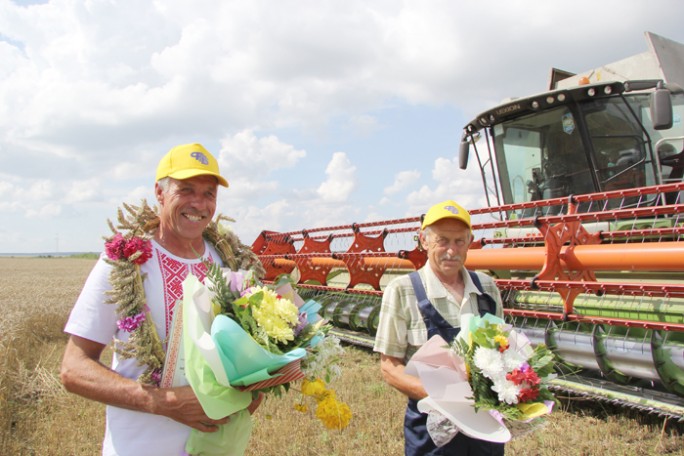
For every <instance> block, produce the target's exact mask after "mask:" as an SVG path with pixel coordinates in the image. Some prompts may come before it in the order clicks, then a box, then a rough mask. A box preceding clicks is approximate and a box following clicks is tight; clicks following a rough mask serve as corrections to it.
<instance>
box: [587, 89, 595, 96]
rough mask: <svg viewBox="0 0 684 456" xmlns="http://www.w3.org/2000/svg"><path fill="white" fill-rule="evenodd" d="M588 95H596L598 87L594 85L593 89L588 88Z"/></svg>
mask: <svg viewBox="0 0 684 456" xmlns="http://www.w3.org/2000/svg"><path fill="white" fill-rule="evenodd" d="M587 95H589V96H590V97H593V96H594V95H596V89H595V88H593V87H592V88H591V89H589V90H587Z"/></svg>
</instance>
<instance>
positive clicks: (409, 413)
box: [404, 271, 504, 456]
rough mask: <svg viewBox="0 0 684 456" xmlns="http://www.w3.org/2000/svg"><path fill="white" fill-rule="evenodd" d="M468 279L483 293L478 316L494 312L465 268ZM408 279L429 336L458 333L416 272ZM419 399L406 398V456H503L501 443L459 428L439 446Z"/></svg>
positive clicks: (446, 337)
mask: <svg viewBox="0 0 684 456" xmlns="http://www.w3.org/2000/svg"><path fill="white" fill-rule="evenodd" d="M468 273H469V274H470V277H471V280H472V281H473V283H474V284H475V286H476V287H477V289H478V290H480V292H481V293H482V295H480V296H478V310H479V312H480V316H484V314H485V313H492V314H494V313H495V312H496V303H495V302H494V300H493V299H492V297H491V296H489V295H488V294H486V293H484V291H483V289H482V284H481V283H480V279H479V278H478V277H477V274H475V273H474V272H472V271H468ZM409 276H410V277H411V283H412V284H413V289H414V291H415V293H416V298H417V299H418V309H420V313H421V314H422V316H423V321H424V322H425V327H426V328H427V332H428V339H429V338H430V337H432V336H434V335H435V334H439V335H440V336H442V338H443V339H444V340H445V341H447V342H451V341H452V340H454V337H456V335H457V334H458V332H459V330H460V328H454V327H453V326H451V325H450V324H449V323H448V322H447V321H446V320H445V319H444V317H442V316H441V315H440V313H439V312H438V311H437V309H435V308H434V306H433V305H432V303H431V302H430V301H429V300H428V298H427V294H426V292H425V287H424V286H423V282H422V281H421V280H420V276H419V275H418V272H412V273H411V274H409ZM417 404H418V401H416V400H414V399H409V401H408V406H407V407H406V415H405V416H404V438H405V442H404V453H405V455H406V456H426V455H428V456H446V455H458V456H461V455H463V456H466V455H467V456H503V454H504V444H503V443H492V442H487V441H484V440H477V439H473V438H471V437H468V436H467V435H465V434H463V433H462V432H459V433H458V434H456V437H454V438H453V439H452V440H451V441H450V442H449V443H447V444H446V445H444V446H443V447H440V448H438V447H437V446H436V445H435V444H434V442H433V441H432V439H431V438H430V435H429V434H428V432H427V426H426V423H427V415H426V414H424V413H420V412H419V411H418V405H417Z"/></svg>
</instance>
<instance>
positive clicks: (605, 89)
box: [603, 86, 613, 95]
mask: <svg viewBox="0 0 684 456" xmlns="http://www.w3.org/2000/svg"><path fill="white" fill-rule="evenodd" d="M612 92H613V88H612V87H611V86H605V87H604V88H603V93H605V94H606V95H610V94H611V93H612Z"/></svg>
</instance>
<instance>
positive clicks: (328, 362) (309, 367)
mask: <svg viewBox="0 0 684 456" xmlns="http://www.w3.org/2000/svg"><path fill="white" fill-rule="evenodd" d="M343 353H344V349H343V348H342V347H341V346H340V339H338V338H337V337H335V336H330V335H328V336H326V337H325V338H324V339H323V340H322V341H321V342H319V343H318V344H317V345H316V346H315V347H313V348H312V349H311V350H310V351H309V355H308V356H307V357H306V358H304V359H303V360H302V372H304V374H305V375H306V376H307V378H327V379H328V381H329V382H332V381H334V380H335V379H336V378H338V377H339V376H340V375H341V374H342V370H341V369H340V366H339V365H338V364H337V361H338V360H339V358H340V356H342V354H343Z"/></svg>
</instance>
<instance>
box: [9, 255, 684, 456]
mask: <svg viewBox="0 0 684 456" xmlns="http://www.w3.org/2000/svg"><path fill="white" fill-rule="evenodd" d="M93 264H94V261H93V260H86V259H72V258H51V259H37V258H0V307H1V308H2V313H1V314H0V455H40V456H43V455H55V456H62V455H67V456H72V455H73V456H77V455H84V456H85V455H88V456H89V455H95V454H99V451H100V440H101V439H102V432H103V420H104V417H103V406H102V405H100V404H97V403H94V402H90V401H86V400H83V399H81V398H79V397H77V396H74V395H70V394H67V393H65V392H64V391H63V389H62V387H61V386H60V384H59V381H58V370H59V363H60V360H61V356H62V351H63V348H64V344H65V343H66V337H65V336H64V335H63V333H62V328H63V326H64V323H65V321H66V318H67V316H68V313H69V309H70V308H71V306H72V305H73V302H74V301H75V299H76V297H77V296H78V293H79V291H80V289H81V286H82V285H83V282H84V280H85V277H86V276H87V274H88V272H89V271H90V269H91V268H92V266H93ZM344 372H345V376H344V378H343V379H341V380H339V381H338V382H337V383H336V385H335V387H336V390H337V393H338V396H339V397H340V398H342V399H344V400H345V401H347V403H349V405H350V406H351V408H352V410H353V412H354V418H353V420H352V422H351V424H350V426H349V428H347V429H346V430H345V431H342V432H332V431H326V430H324V429H323V428H322V426H321V425H320V424H319V423H318V422H317V421H316V420H315V418H314V417H313V416H312V414H311V413H306V414H301V413H299V412H296V411H294V410H293V408H292V406H293V404H294V403H295V402H297V401H299V399H300V395H299V394H297V392H295V391H291V392H290V393H289V394H287V395H285V396H284V397H282V398H281V399H273V398H270V399H268V400H267V401H266V402H265V404H264V405H263V406H262V407H261V408H260V409H259V411H258V412H257V414H256V421H255V431H254V434H253V437H252V445H251V448H250V450H249V451H248V455H249V456H269V455H278V456H287V455H297V456H301V455H312V456H313V455H321V456H323V455H325V456H329V455H340V456H342V455H368V454H374V455H399V454H403V451H402V430H401V426H402V418H403V409H404V404H405V401H404V399H403V398H402V397H401V395H399V394H398V393H396V392H395V391H393V390H391V389H389V388H388V387H387V386H386V385H385V384H384V383H383V381H382V379H381V377H380V373H379V369H378V360H377V357H376V356H375V355H374V354H371V353H369V352H368V351H365V350H360V349H356V348H353V347H349V348H348V349H347V354H346V356H345V359H344ZM506 454H508V455H549V456H551V455H554V456H556V455H558V456H570V455H604V454H609V455H661V454H670V455H684V437H682V426H681V425H680V426H679V427H677V426H674V425H673V424H672V423H665V422H663V420H662V419H660V420H659V419H657V418H653V417H644V416H639V415H634V414H630V413H627V412H625V411H624V410H620V409H608V408H605V407H602V406H600V405H591V406H590V405H589V404H587V403H578V402H573V401H563V406H562V407H561V410H558V411H557V412H554V413H553V414H552V416H551V418H550V419H549V422H548V424H547V426H546V427H545V428H543V429H541V430H539V431H538V432H536V433H534V434H531V435H528V436H526V437H524V438H521V439H518V440H515V441H513V442H512V443H510V444H509V445H508V446H507V451H506Z"/></svg>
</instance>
